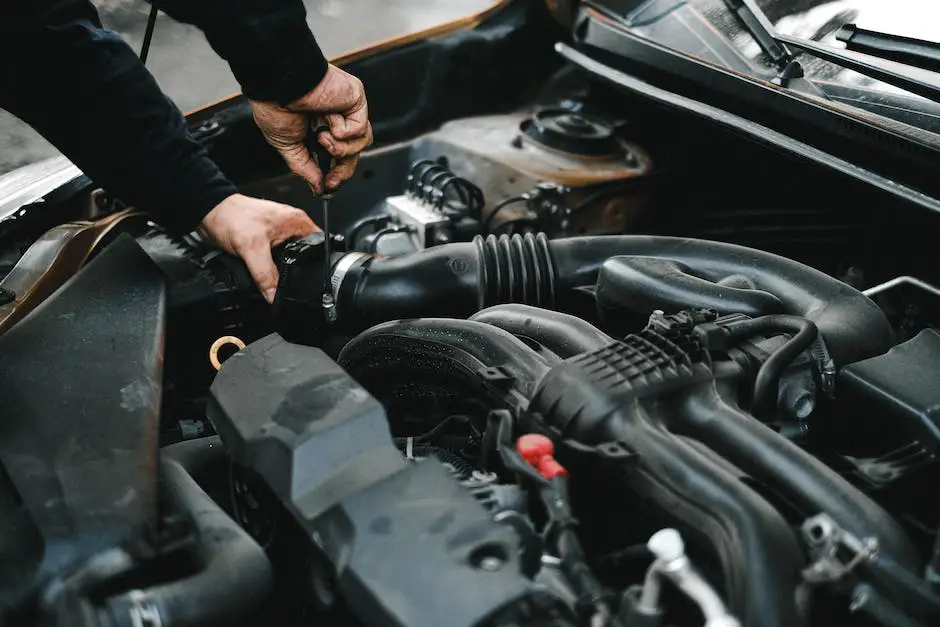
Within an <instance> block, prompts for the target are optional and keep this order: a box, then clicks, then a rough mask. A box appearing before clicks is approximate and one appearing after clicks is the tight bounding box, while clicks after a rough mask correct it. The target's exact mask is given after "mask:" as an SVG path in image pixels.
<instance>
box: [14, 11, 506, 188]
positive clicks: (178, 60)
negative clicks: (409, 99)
mask: <svg viewBox="0 0 940 627" xmlns="http://www.w3.org/2000/svg"><path fill="white" fill-rule="evenodd" d="M92 1H93V3H94V4H95V5H96V6H97V7H98V9H99V12H100V14H101V18H102V21H103V23H104V25H105V26H106V27H107V28H110V29H112V30H115V31H117V32H119V33H121V35H122V36H123V37H124V38H125V39H126V40H127V42H128V43H129V44H130V45H131V46H132V47H133V48H134V49H135V50H139V49H140V44H141V41H142V40H143V33H144V29H145V27H146V23H147V14H148V12H149V10H150V5H148V4H147V3H146V2H144V1H143V0H92ZM304 2H305V4H306V5H307V22H308V23H309V24H310V27H311V29H312V30H313V32H314V34H316V36H317V39H318V41H319V42H320V46H321V47H322V48H323V50H324V52H325V53H326V55H327V56H328V57H332V56H335V55H338V54H342V53H343V52H346V51H349V50H353V49H355V48H360V47H362V46H365V45H368V44H371V43H374V42H376V41H379V40H382V39H386V38H388V37H394V36H396V35H400V34H404V33H408V32H413V31H416V30H421V29H424V28H429V27H431V26H435V25H437V24H440V23H442V22H445V21H449V20H451V19H454V18H458V17H461V16H464V15H469V14H471V13H475V12H476V11H478V10H480V9H483V8H485V7H487V6H489V5H491V4H492V3H493V0H304ZM147 65H148V67H149V68H150V70H151V72H153V74H154V76H156V78H157V81H158V82H159V83H160V86H161V87H162V88H163V90H164V91H165V92H166V93H167V94H169V95H170V97H171V98H173V100H174V101H175V102H176V103H177V105H178V106H179V107H180V108H181V109H182V110H183V111H190V110H192V109H195V108H198V107H200V106H202V105H205V104H207V103H209V102H213V101H215V100H218V99H219V98H223V97H225V96H228V95H230V94H233V93H236V92H238V90H239V88H238V84H237V83H236V82H235V80H234V79H233V78H232V75H231V72H230V71H229V69H228V66H227V65H226V64H225V62H224V61H222V60H221V59H219V57H217V56H216V55H215V53H214V52H213V51H212V49H211V48H210V47H209V45H208V44H207V43H206V41H205V39H204V38H203V37H202V34H201V33H200V32H199V31H198V30H197V29H195V28H193V27H190V26H185V25H182V24H178V23H176V22H174V21H173V20H171V19H170V18H168V17H166V16H165V15H162V14H161V15H160V17H159V18H158V20H157V26H156V29H155V31H154V37H153V44H152V47H151V50H150V57H149V59H148V61H147ZM57 154H58V152H57V151H56V150H55V148H54V147H53V146H52V145H50V144H49V143H48V142H47V141H45V140H44V139H43V138H42V137H40V136H39V135H38V134H37V133H36V132H35V131H33V130H32V129H31V128H29V127H28V126H26V125H25V124H23V123H22V122H20V121H19V120H18V119H16V118H14V117H13V116H11V115H9V114H7V113H6V112H4V111H2V110H0V174H2V173H4V172H8V171H9V170H12V169H14V168H17V167H20V166H22V165H26V164H29V163H33V162H35V161H38V160H40V159H43V158H46V157H51V156H54V155H57Z"/></svg>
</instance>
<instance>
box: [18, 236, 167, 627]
mask: <svg viewBox="0 0 940 627" xmlns="http://www.w3.org/2000/svg"><path fill="white" fill-rule="evenodd" d="M165 296H166V293H165V285H164V276H163V275H162V274H161V272H160V271H159V269H158V268H157V267H156V266H155V265H154V263H153V261H151V260H150V258H149V257H148V256H147V255H146V254H145V253H144V251H143V250H141V248H140V246H138V245H137V244H136V243H135V242H134V240H133V239H132V238H130V237H129V236H121V237H119V238H118V239H116V240H115V241H114V242H113V243H112V244H111V245H109V246H108V247H107V248H105V249H104V250H103V251H102V252H101V253H100V254H99V255H98V256H97V257H96V258H95V259H94V260H92V261H91V262H90V263H89V264H88V265H87V266H86V267H85V268H84V269H83V270H81V271H80V272H78V273H77V274H76V275H75V276H74V277H73V278H72V279H70V280H69V281H68V282H66V283H65V285H63V286H62V287H61V288H60V289H59V290H58V291H57V292H56V293H55V294H53V295H52V296H51V297H50V298H49V299H47V300H46V301H45V302H43V303H42V304H41V305H40V306H39V307H37V308H36V309H35V310H34V311H33V312H31V313H30V314H29V315H28V316H26V317H25V318H23V320H21V321H20V322H19V323H18V324H16V325H15V326H14V327H13V328H11V329H10V330H9V331H8V332H7V333H6V334H5V335H3V336H2V337H0V401H2V405H0V624H4V622H5V613H6V611H7V610H9V609H10V608H11V607H13V606H15V605H16V604H17V603H18V602H20V601H21V600H22V596H23V595H25V594H27V593H29V592H33V591H34V589H32V588H33V586H35V585H37V584H41V583H44V582H46V581H48V580H49V579H51V578H52V577H55V576H57V575H60V574H62V573H63V572H65V571H68V570H69V569H72V568H74V567H76V566H77V565H79V564H82V563H83V562H84V561H85V560H87V559H89V558H91V557H92V556H94V555H96V554H97V553H99V552H100V551H104V550H107V549H110V548H113V547H116V546H123V547H124V548H126V549H129V550H131V551H133V552H136V553H138V554H143V555H145V554H146V552H147V543H146V542H145V539H146V538H147V537H148V536H149V533H148V532H149V531H150V530H151V529H152V526H153V525H154V524H155V522H156V506H157V429H158V420H159V416H160V392H161V389H162V381H163V376H162V374H163V372H162V366H163V344H164V324H165V312H166V309H165ZM135 549H137V550H135Z"/></svg>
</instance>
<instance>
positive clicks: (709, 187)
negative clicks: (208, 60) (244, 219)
mask: <svg viewBox="0 0 940 627" xmlns="http://www.w3.org/2000/svg"><path fill="white" fill-rule="evenodd" d="M541 87H542V91H541V95H540V97H539V98H538V99H537V101H536V102H535V103H534V104H528V105H526V106H525V107H522V108H519V109H514V110H512V111H509V112H496V113H493V112H489V113H486V114H485V115H473V116H465V117H455V118H454V119H452V120H450V121H448V122H446V123H445V124H442V125H441V126H440V127H439V128H436V129H434V130H432V131H430V132H428V133H423V134H418V135H417V136H416V137H412V138H409V139H406V140H402V141H401V142H399V143H392V144H388V145H384V146H382V147H380V148H378V149H376V150H375V151H373V152H371V153H369V154H368V155H365V156H364V157H363V160H362V163H361V165H360V167H359V171H358V173H357V176H356V178H355V179H354V180H353V181H352V182H351V183H350V184H349V185H348V186H347V187H346V188H344V189H343V190H342V192H341V193H340V194H338V195H337V197H336V199H335V200H334V201H333V202H334V204H333V207H334V208H333V209H332V210H331V216H330V217H331V222H333V224H334V228H335V229H336V230H335V231H334V236H333V238H332V240H331V241H330V242H329V250H330V256H329V262H328V263H324V259H325V256H324V247H325V246H326V242H325V240H324V237H323V235H322V233H317V234H314V235H312V236H310V237H308V238H305V239H303V240H298V241H294V242H290V243H288V244H286V245H284V246H283V247H280V248H279V249H277V250H276V251H275V256H276V260H277V262H278V266H279V270H280V272H281V283H280V286H279V289H278V294H277V298H276V300H275V304H274V306H273V307H268V306H267V305H265V304H264V302H263V300H262V299H261V297H260V295H258V294H257V292H256V290H255V289H254V287H253V286H252V284H251V281H250V278H249V277H248V275H247V272H246V271H245V269H244V267H242V266H241V264H240V263H239V262H237V261H236V260H234V259H231V258H229V257H227V256H225V255H222V254H220V253H219V252H218V251H216V250H214V249H212V248H211V247H210V246H207V245H206V244H205V242H203V241H201V239H200V238H199V237H198V236H197V235H195V234H192V235H190V236H187V237H184V238H179V237H173V236H171V235H169V234H167V233H165V232H163V231H162V230H161V229H160V228H159V227H157V226H156V225H153V224H152V223H148V222H147V221H146V220H144V219H142V218H141V217H140V216H138V215H136V214H134V213H133V212H122V211H121V210H122V209H123V208H122V207H120V205H111V204H109V205H108V206H107V207H106V208H102V207H101V206H98V205H94V210H93V211H91V213H88V209H87V208H83V209H81V210H80V211H81V212H84V213H80V215H83V216H84V217H89V218H94V220H95V221H91V222H90V224H92V225H97V226H89V225H88V224H83V225H79V226H76V225H75V224H73V225H72V226H68V225H64V226H60V227H56V228H57V230H53V231H48V232H46V235H45V236H44V239H41V240H38V243H37V242H31V241H30V239H31V238H30V237H29V236H28V233H29V229H28V228H27V230H25V231H22V232H21V233H20V234H18V235H16V236H15V237H13V238H12V241H15V242H16V243H17V245H16V246H14V245H10V241H11V240H9V239H7V240H3V243H4V246H5V248H4V251H3V253H4V255H3V256H2V257H0V258H2V259H12V261H11V262H10V263H9V264H8V265H9V267H8V268H7V269H6V271H5V272H4V273H3V275H0V276H4V278H3V279H2V280H0V286H4V285H6V286H9V287H11V289H12V284H13V281H16V282H17V284H16V289H15V290H12V291H15V292H17V293H19V294H21V295H23V294H26V295H28V294H32V293H34V291H33V290H31V289H30V287H29V286H36V285H38V286H40V287H42V290H41V292H35V293H37V294H41V295H42V298H38V297H37V298H36V299H34V300H33V301H30V300H29V299H28V298H25V297H24V298H19V299H15V300H9V301H8V302H3V301H0V355H2V357H0V398H4V399H5V410H6V411H7V412H9V415H10V416H15V417H16V419H15V420H4V421H0V424H2V426H0V430H2V431H3V434H2V437H0V444H2V446H0V469H2V470H3V472H2V473H0V521H2V522H5V523H7V530H6V531H5V532H3V533H0V538H3V537H6V538H10V542H7V543H6V544H4V543H0V551H2V554H3V555H7V556H13V557H11V558H9V559H8V560H2V559H0V583H3V584H4V594H3V595H0V617H2V618H4V619H9V620H11V621H13V622H12V623H11V624H50V625H59V624H62V625H65V624H68V625H89V626H91V625H115V626H118V625H128V626H130V625H134V626H136V625H160V626H174V627H176V626H180V625H235V624H246V625H258V624H284V625H292V624H298V625H299V624H309V623H315V624H318V625H326V626H333V625H336V626H339V625H368V626H370V627H372V626H374V627H386V626H401V627H419V626H425V625H426V626H428V627H439V626H441V625H447V626H448V627H475V626H480V627H482V626H487V627H497V626H510V625H518V626H520V627H526V626H531V625H572V626H574V625H592V626H595V625H596V626H600V625H611V626H614V625H616V626H622V627H644V626H647V625H698V624H706V625H709V626H712V627H717V626H718V625H726V626H731V625H743V626H747V627H751V626H764V625H766V626H772V625H779V626H788V627H789V626H797V625H814V626H815V625H830V624H840V625H929V624H935V622H936V621H937V619H938V618H937V617H938V616H940V596H938V589H940V583H938V581H940V579H938V577H940V575H938V572H940V546H935V545H936V543H937V530H938V527H940V509H938V502H937V499H936V498H935V496H936V488H935V485H936V484H935V481H934V479H935V478H936V476H937V468H938V465H937V460H936V456H937V447H938V444H940V432H938V423H937V418H936V415H935V409H934V408H935V407H937V406H938V403H940V398H938V392H937V391H936V386H934V385H933V379H935V378H936V376H937V373H938V372H940V333H938V331H937V330H936V328H935V326H936V324H935V322H936V317H935V313H936V306H935V303H934V300H933V299H935V294H934V293H933V292H931V289H932V288H931V287H930V285H929V283H924V282H922V281H919V280H918V281H911V280H895V281H889V279H892V278H894V276H895V275H897V274H902V275H906V274H907V273H908V272H909V271H910V270H909V268H911V267H917V264H918V263H919V259H920V258H919V257H918V256H917V255H916V254H914V253H910V254H900V255H896V256H895V257H893V258H891V259H887V258H885V256H884V255H883V254H881V253H880V252H879V251H875V252H866V244H869V243H870V242H871V241H873V240H875V239H878V238H880V239H881V240H890V239H892V238H895V237H897V239H898V240H900V239H901V237H900V236H896V233H899V232H901V231H903V232H904V236H903V239H904V240H905V241H908V242H912V243H911V249H912V250H913V249H915V248H917V247H918V246H917V245H916V242H917V241H919V240H918V238H926V239H929V234H928V233H927V232H926V229H925V232H923V233H920V234H918V233H917V232H916V231H917V228H916V227H917V225H918V224H921V223H919V222H918V219H916V218H911V219H907V218H905V219H904V220H903V221H902V220H898V219H895V220H891V219H888V218H885V217H884V216H883V215H881V214H880V213H879V211H876V208H875V207H874V205H875V204H877V203H875V202H874V201H872V202H871V203H869V205H865V206H863V205H862V203H860V202H859V199H860V198H869V199H877V198H878V197H876V196H874V195H873V194H872V192H870V191H869V190H864V189H860V188H858V187H853V185H857V184H855V183H850V182H848V181H843V180H840V179H832V178H829V176H828V175H827V174H825V173H821V172H819V171H818V170H816V169H814V168H811V167H809V166H807V165H806V164H799V163H795V162H790V161H788V160H786V159H785V158H783V157H781V156H780V155H776V154H774V153H773V152H772V151H767V150H765V149H764V148H763V147H758V146H754V145H750V144H748V143H747V142H744V141H742V140H740V139H739V138H735V137H733V136H730V135H728V136H726V135H721V134H717V133H716V132H715V131H714V130H708V129H703V128H700V127H695V126H691V125H685V123H682V124H677V123H675V120H674V119H673V118H669V117H663V115H662V114H661V113H654V112H650V111H647V110H645V109H643V107H642V106H641V105H638V104H637V103H629V102H625V101H624V100H623V99H622V97H620V96H618V95H616V94H612V93H610V92H609V91H607V90H605V89H604V88H603V87H601V86H598V85H596V84H593V83H591V82H590V81H586V80H584V79H583V78H580V77H576V76H573V75H572V74H570V73H569V72H566V71H563V72H561V73H560V74H558V75H555V76H553V78H552V79H551V80H550V81H547V84H544V85H541ZM206 124H207V123H206ZM205 132H206V133H207V135H208V136H209V141H210V143H211V137H212V134H213V133H219V138H220V139H219V141H220V142H222V143H223V145H224V141H225V135H224V132H223V131H222V130H219V129H215V130H213V129H212V127H211V124H209V125H207V126H206V127H205ZM745 168H746V169H745ZM781 172H785V173H786V174H787V177H786V180H784V181H783V183H779V181H780V178H781ZM729 181H733V182H734V185H733V186H732V185H731V184H730V182H729ZM794 181H800V184H799V185H797V184H796V183H795V182H794ZM807 181H814V182H816V183H820V184H823V186H822V188H821V189H820V190H819V191H818V192H812V193H811V192H809V191H807V189H808V187H807ZM768 184H770V187H771V189H770V192H768V190H767V187H768ZM242 188H243V191H244V192H245V193H249V194H257V195H261V196H265V197H268V198H272V199H276V200H280V201H282V202H288V203H291V204H294V205H296V206H302V207H304V208H306V209H308V210H309V211H310V212H311V213H312V214H313V215H314V218H315V219H317V218H319V216H318V215H317V211H318V203H317V202H316V201H315V200H314V199H312V198H311V197H310V195H309V191H308V190H307V189H305V186H304V185H303V184H302V183H300V182H299V181H297V180H295V179H293V178H292V177H290V176H288V175H284V174H280V173H278V174H276V175H272V176H261V175H258V176H253V177H247V178H246V180H244V181H242ZM757 190H760V191H757ZM778 190H780V191H779V193H778ZM794 197H796V198H797V199H798V200H799V201H800V202H799V203H795V202H794V200H793V199H794ZM885 206H888V207H890V205H889V204H887V202H886V203H885V204H883V205H879V209H880V208H883V207H885ZM103 221H107V222H106V224H102V222H103ZM902 222H903V224H901V223H902ZM27 225H28V223H27ZM66 227H67V228H66ZM902 227H903V228H902ZM912 229H913V231H912ZM37 230H40V232H43V231H41V229H37ZM872 231H875V232H876V233H874V234H872ZM89 233H91V234H92V235H93V236H94V237H91V235H88V234H89ZM82 238H90V243H88V242H85V240H84V239H82ZM23 241H26V242H27V243H28V245H25V246H21V247H20V248H19V249H18V246H19V245H20V244H21V243H22V242H23ZM83 242H84V243H83ZM17 250H18V252H16V251H17ZM76 250H78V251H79V252H82V251H84V252H86V253H87V257H88V258H90V259H91V261H90V262H88V263H87V264H85V265H84V267H83V268H82V269H81V270H79V271H77V272H75V273H74V276H71V277H70V275H69V272H67V271H64V270H62V267H61V265H62V259H63V258H66V257H68V258H70V259H77V258H83V257H81V255H79V254H78V253H76V252H75V251H76ZM65 253H68V254H67V255H65ZM23 260H25V261H23ZM57 264H58V265H57ZM78 265H82V264H76V266H78ZM26 269H29V270H30V272H29V273H27V272H25V271H24V270H26ZM158 271H159V272H158ZM156 275H160V276H161V277H162V278H163V279H164V280H163V281H162V282H161V281H155V280H154V276H156ZM101 283H105V284H107V285H108V286H109V290H108V291H107V292H108V293H104V292H103V291H101V292H96V291H95V290H94V289H93V286H95V285H98V284H101ZM58 286H61V287H59V288H58V290H55V291H54V289H53V288H55V287H58ZM925 286H926V287H925ZM324 291H326V292H327V293H328V294H329V295H330V296H331V297H332V301H331V303H330V305H329V306H328V307H324V301H323V294H324ZM48 294H52V295H51V296H48V297H46V296H47V295H48ZM87 299H96V300H94V302H97V303H99V304H100V305H101V308H99V309H97V310H96V309H95V308H94V307H90V306H89V305H88V301H87ZM102 308H103V309H102ZM141 312H149V313H148V314H147V315H146V316H144V315H143V314H142V313H141ZM5 320H9V321H10V322H9V323H8V326H4V322H3V321H5ZM111 327H113V328H115V329H124V330H125V331H126V336H124V337H123V339H122V340H121V342H122V345H121V346H120V348H121V349H122V350H117V348H115V346H114V339H113V338H111V336H109V335H108V329H109V328H111ZM50 333H54V335H52V336H50V335H49V334H50ZM44 337H46V338H49V337H54V339H55V341H54V342H52V341H51V340H49V341H45V340H43V338H44ZM240 346H244V348H238V347H240ZM233 347H234V348H233ZM210 353H211V354H212V356H214V357H215V358H217V360H218V361H219V362H220V367H219V369H218V372H217V371H216V369H215V368H214V367H213V366H212V365H211V360H210ZM140 355H144V356H145V358H143V359H142V358H141V357H140ZM68 360H72V361H70V362H68V363H70V364H71V367H70V368H61V369H53V371H51V372H46V367H45V366H46V364H49V363H52V362H64V361H68ZM115 360H117V361H115ZM135 360H137V361H135ZM27 366H28V367H27ZM85 381H95V382H97V383H98V385H99V386H100V389H98V391H97V392H96V398H98V399H100V402H99V403H97V404H95V405H94V406H85V405H84V404H83V402H82V400H81V399H82V398H83V394H84V393H86V392H87V389H88V388H87V387H86V386H87V384H86V383H85ZM30 386H31V387H30ZM47 388H48V389H54V390H56V393H55V394H52V393H50V394H46V395H44V394H42V393H40V392H39V391H38V390H40V389H47ZM96 389H97V388H96ZM24 390H31V392H30V393H24ZM157 398H159V399H160V400H159V402H157V401H156V399H157ZM156 405H159V409H157V407H156ZM63 414H65V415H72V414H74V419H72V420H68V421H63V420H61V419H60V416H61V415H63ZM105 415H107V416H109V417H110V419H109V420H107V421H104V422H102V421H101V420H100V416H105ZM37 416H38V417H39V419H38V422H37V419H36V417H37ZM119 418H120V420H119ZM122 420H123V421H124V422H122ZM31 421H32V423H33V424H39V425H40V426H42V428H43V429H42V430H38V431H36V430H33V431H30V428H31V427H30V424H31ZM128 425H130V426H128ZM28 431H29V432H31V433H33V436H34V437H33V438H32V439H30V438H25V437H23V436H22V435H20V434H21V433H26V432H28ZM40 436H42V437H40ZM53 440H54V441H55V442H57V444H56V445H55V446H50V441H53ZM39 451H42V454H40V453H39ZM132 472H133V473H135V474H133V475H131V474H130V473H132ZM115 473H118V474H120V475H121V476H115ZM103 477H110V481H108V482H107V483H101V484H96V483H95V482H96V481H100V480H101V478H103ZM125 479H126V485H125ZM93 485H98V488H97V491H96V490H95V489H92V488H91V487H90V486H93ZM125 488H126V493H125V492H124V489H125ZM111 503H119V504H120V507H117V506H115V507H112V506H111ZM82 512H84V513H85V514H86V515H84V516H83V515H80V514H82ZM63 520H64V521H67V524H66V523H63V522H62V521H63ZM102 520H104V521H106V522H107V523H108V524H107V525H105V526H104V527H102V525H101V521H102ZM89 537H97V538H99V539H100V540H101V542H100V543H95V542H89V541H88V538H89ZM53 558H54V559H53ZM4 561H6V563H7V564H9V566H8V567H5V566H2V564H3V563H4ZM24 573H26V576H25V578H24ZM11 582H16V585H14V584H13V583H11ZM7 583H9V584H10V585H6V584H7Z"/></svg>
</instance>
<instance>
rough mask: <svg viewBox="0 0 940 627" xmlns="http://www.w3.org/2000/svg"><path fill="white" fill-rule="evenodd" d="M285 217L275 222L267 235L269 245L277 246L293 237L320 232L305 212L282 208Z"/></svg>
mask: <svg viewBox="0 0 940 627" xmlns="http://www.w3.org/2000/svg"><path fill="white" fill-rule="evenodd" d="M284 210H285V216H284V217H283V218H281V219H279V220H277V221H276V222H275V223H274V224H273V225H272V227H271V232H270V234H269V238H270V245H271V246H277V245H278V244H283V243H284V242H286V241H287V240H289V239H291V238H294V237H304V236H307V235H310V234H311V233H314V232H316V231H319V230H320V227H318V226H317V225H316V224H314V222H313V220H311V219H310V216H308V215H307V214H306V213H305V212H303V211H301V210H300V209H294V208H293V207H287V206H286V205H285V206H284Z"/></svg>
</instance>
